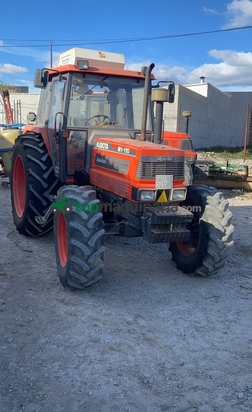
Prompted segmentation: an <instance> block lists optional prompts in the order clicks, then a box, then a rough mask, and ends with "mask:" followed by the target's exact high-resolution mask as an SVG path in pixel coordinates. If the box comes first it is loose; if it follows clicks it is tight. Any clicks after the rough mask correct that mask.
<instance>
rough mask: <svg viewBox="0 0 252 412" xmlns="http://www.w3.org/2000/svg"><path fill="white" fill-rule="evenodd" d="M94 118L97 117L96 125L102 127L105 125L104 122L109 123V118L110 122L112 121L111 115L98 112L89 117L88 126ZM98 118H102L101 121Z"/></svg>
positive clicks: (86, 122) (86, 123)
mask: <svg viewBox="0 0 252 412" xmlns="http://www.w3.org/2000/svg"><path fill="white" fill-rule="evenodd" d="M93 119H95V122H96V124H95V126H96V127H102V126H104V125H103V123H104V124H105V123H107V122H106V119H108V120H109V122H111V119H110V117H108V116H106V115H105V114H96V115H94V116H92V117H90V118H89V119H87V120H86V121H85V126H88V123H89V122H90V121H91V120H93ZM98 119H100V121H98Z"/></svg>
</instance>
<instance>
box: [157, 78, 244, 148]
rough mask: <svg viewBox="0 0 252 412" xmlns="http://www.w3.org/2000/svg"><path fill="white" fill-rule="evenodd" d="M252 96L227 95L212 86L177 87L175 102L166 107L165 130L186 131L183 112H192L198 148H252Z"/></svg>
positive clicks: (199, 84)
mask: <svg viewBox="0 0 252 412" xmlns="http://www.w3.org/2000/svg"><path fill="white" fill-rule="evenodd" d="M251 108H252V92H229V93H225V92H222V91H220V90H219V89H217V88H216V87H214V86H212V85H211V84H209V83H206V82H201V83H198V84H192V85H187V86H181V85H176V87H175V101H174V103H173V104H169V103H166V104H165V107H164V128H165V130H171V131H181V132H184V131H185V130H186V119H185V118H184V117H183V111H190V112H192V115H191V117H190V119H189V134H190V136H191V137H192V140H193V144H194V147H195V148H197V149H200V148H211V147H215V146H224V147H236V146H239V147H243V145H244V138H245V133H246V130H247V129H248V133H247V144H252V124H251V118H252V116H251Z"/></svg>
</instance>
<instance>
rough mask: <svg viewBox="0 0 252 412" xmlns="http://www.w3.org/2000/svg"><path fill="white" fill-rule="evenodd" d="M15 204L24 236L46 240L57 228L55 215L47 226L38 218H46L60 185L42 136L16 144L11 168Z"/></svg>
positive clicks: (14, 211) (27, 137)
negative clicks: (52, 195)
mask: <svg viewBox="0 0 252 412" xmlns="http://www.w3.org/2000/svg"><path fill="white" fill-rule="evenodd" d="M10 183H11V202H12V214H13V220H14V224H15V226H16V228H17V230H18V231H19V233H21V234H22V235H27V236H42V235H44V234H46V233H48V232H49V231H51V230H52V228H53V214H52V215H51V217H50V219H49V220H48V221H47V222H46V223H45V224H43V225H40V224H38V223H37V221H36V216H43V215H44V214H45V213H46V211H47V210H48V208H49V206H50V204H51V201H50V200H49V197H48V195H49V194H50V195H51V194H55V193H57V189H58V188H59V181H58V179H57V178H56V177H55V175H54V169H53V164H52V160H51V158H50V155H49V153H48V151H47V149H46V146H45V143H44V141H43V140H42V138H41V137H40V135H38V134H34V133H30V134H29V133H27V134H23V135H21V136H19V137H18V138H17V140H16V143H15V146H14V149H13V155H12V167H11V177H10Z"/></svg>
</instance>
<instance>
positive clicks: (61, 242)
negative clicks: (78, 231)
mask: <svg viewBox="0 0 252 412" xmlns="http://www.w3.org/2000/svg"><path fill="white" fill-rule="evenodd" d="M57 243H58V251H59V259H60V264H61V266H62V267H65V266H66V264H67V255H68V244H67V226H66V219H65V215H64V213H63V212H59V216H58V224H57Z"/></svg>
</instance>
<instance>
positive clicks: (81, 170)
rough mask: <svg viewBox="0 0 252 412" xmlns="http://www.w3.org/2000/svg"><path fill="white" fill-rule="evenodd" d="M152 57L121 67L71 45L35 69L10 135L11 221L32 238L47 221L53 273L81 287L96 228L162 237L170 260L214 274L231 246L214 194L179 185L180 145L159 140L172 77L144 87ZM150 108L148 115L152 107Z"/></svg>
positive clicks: (98, 260) (97, 265)
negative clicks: (29, 104)
mask: <svg viewBox="0 0 252 412" xmlns="http://www.w3.org/2000/svg"><path fill="white" fill-rule="evenodd" d="M153 68H154V64H151V65H150V66H149V67H143V68H142V70H141V71H128V70H125V69H124V57H123V56H122V55H118V54H113V53H104V52H98V51H93V50H84V49H71V50H68V51H67V52H64V53H62V54H61V55H60V60H59V65H58V67H54V68H52V69H41V70H37V71H36V74H35V79H34V85H35V86H37V87H40V88H41V97H40V103H39V107H38V113H37V115H35V114H34V113H31V114H30V115H29V120H30V124H27V125H26V127H25V129H24V131H23V133H22V134H21V135H20V136H19V137H18V138H17V139H16V142H15V146H14V150H13V156H12V170H11V197H12V211H13V218H14V223H15V225H16V228H17V230H18V231H19V232H20V233H21V234H24V235H31V236H41V235H44V234H45V233H47V232H49V231H50V230H51V229H52V227H53V225H54V236H55V249H56V260H57V267H58V273H59V277H60V281H61V283H62V284H63V286H64V287H66V288H68V289H72V290H74V289H84V288H85V287H88V286H90V285H92V284H94V283H96V282H97V281H98V280H99V279H100V278H101V272H102V268H103V265H104V263H103V255H104V244H103V238H104V233H105V231H109V232H111V230H112V229H113V232H116V233H118V234H121V235H123V236H143V237H144V238H145V239H146V241H148V242H150V243H154V242H157V243H167V244H169V245H170V246H169V249H170V252H171V254H172V258H173V260H174V261H175V262H176V264H177V267H178V268H179V269H181V270H182V271H184V272H186V273H190V274H198V275H202V276H207V275H211V274H213V273H215V272H217V271H218V270H219V269H220V268H221V267H222V266H223V265H224V263H225V260H226V257H227V255H228V253H229V251H230V247H231V246H232V243H233V241H232V234H233V226H232V224H231V217H232V214H231V212H230V211H229V208H228V202H227V201H226V200H225V199H224V198H223V197H222V195H221V193H219V192H216V191H215V190H214V189H213V188H209V187H207V186H201V185H200V186H194V185H189V186H186V184H185V153H184V151H183V150H181V149H180V148H174V147H170V146H169V145H168V144H167V141H163V130H162V118H163V104H164V102H166V101H168V102H170V103H172V102H173V100H174V90H175V89H174V84H173V83H172V82H169V84H168V85H167V87H165V88H161V87H159V86H154V87H153V85H152V83H153V81H154V77H153V75H152V73H151V72H152V70H153ZM154 107H155V115H154Z"/></svg>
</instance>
